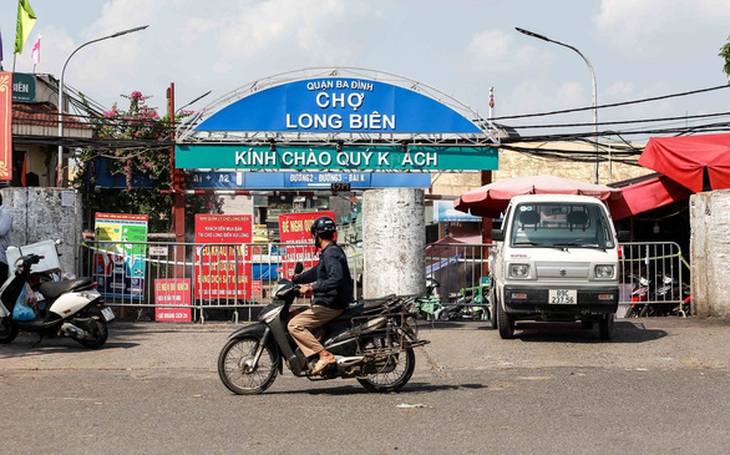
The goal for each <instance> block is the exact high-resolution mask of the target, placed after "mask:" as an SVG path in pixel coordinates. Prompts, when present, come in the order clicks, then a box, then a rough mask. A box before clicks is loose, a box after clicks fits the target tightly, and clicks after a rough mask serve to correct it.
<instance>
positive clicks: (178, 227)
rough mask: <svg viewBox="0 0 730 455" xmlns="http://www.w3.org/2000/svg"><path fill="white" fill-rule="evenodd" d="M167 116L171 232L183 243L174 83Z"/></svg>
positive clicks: (181, 189)
mask: <svg viewBox="0 0 730 455" xmlns="http://www.w3.org/2000/svg"><path fill="white" fill-rule="evenodd" d="M167 114H168V116H169V118H170V139H171V140H172V142H173V144H172V150H171V151H170V187H171V190H172V213H171V215H172V216H171V218H172V220H171V221H172V231H173V232H174V233H175V241H176V242H179V243H184V242H185V193H184V191H183V180H184V179H183V172H182V170H180V169H177V168H175V83H174V82H170V87H169V88H168V89H167Z"/></svg>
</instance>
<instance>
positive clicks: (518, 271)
mask: <svg viewBox="0 0 730 455" xmlns="http://www.w3.org/2000/svg"><path fill="white" fill-rule="evenodd" d="M509 276H510V278H529V276H530V264H510V266H509Z"/></svg>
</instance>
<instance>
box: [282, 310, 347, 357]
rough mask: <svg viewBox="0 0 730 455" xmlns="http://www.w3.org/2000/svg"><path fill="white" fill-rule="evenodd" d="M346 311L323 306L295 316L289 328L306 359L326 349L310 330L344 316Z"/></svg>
mask: <svg viewBox="0 0 730 455" xmlns="http://www.w3.org/2000/svg"><path fill="white" fill-rule="evenodd" d="M343 311H344V310H333V309H332V308H327V307H326V306H322V305H313V306H312V307H310V308H308V309H306V310H304V311H302V312H301V313H299V314H298V315H296V316H294V317H293V318H292V320H291V321H289V324H287V328H288V329H289V333H290V334H291V336H292V338H294V341H296V342H297V344H298V345H299V348H300V349H301V350H302V353H303V354H304V357H310V356H313V355H314V354H317V353H319V351H321V350H323V349H324V347H323V346H322V344H321V343H320V342H319V341H317V339H316V338H315V337H314V335H312V332H310V330H312V329H316V328H317V327H321V326H323V325H325V324H326V323H328V322H329V321H331V320H332V319H334V318H336V317H337V316H339V315H340V314H342V312H343Z"/></svg>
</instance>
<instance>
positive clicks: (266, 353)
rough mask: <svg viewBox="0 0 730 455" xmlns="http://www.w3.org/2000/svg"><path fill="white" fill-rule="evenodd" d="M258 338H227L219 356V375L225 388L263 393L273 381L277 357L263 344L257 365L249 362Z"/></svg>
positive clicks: (241, 393)
mask: <svg viewBox="0 0 730 455" xmlns="http://www.w3.org/2000/svg"><path fill="white" fill-rule="evenodd" d="M258 346H259V339H258V338H256V337H245V338H234V339H232V340H228V342H227V343H226V344H225V346H223V349H222V350H221V353H220V355H219V356H218V376H219V377H220V378H221V381H223V385H225V386H226V387H227V388H228V390H230V391H231V392H233V393H235V394H237V395H253V394H257V393H262V392H263V391H264V390H266V389H268V388H269V387H270V386H271V384H273V383H274V379H276V375H277V373H278V370H277V356H276V353H274V352H273V351H272V350H271V348H270V347H269V346H266V345H264V350H263V352H262V353H261V358H260V359H259V362H258V364H257V365H251V363H252V361H253V358H254V355H255V354H256V348H257V347H258Z"/></svg>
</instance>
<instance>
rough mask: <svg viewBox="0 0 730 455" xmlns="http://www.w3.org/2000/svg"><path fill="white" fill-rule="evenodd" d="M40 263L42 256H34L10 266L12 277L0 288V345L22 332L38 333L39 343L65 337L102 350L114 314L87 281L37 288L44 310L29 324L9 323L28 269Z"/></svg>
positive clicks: (67, 282)
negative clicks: (44, 338) (48, 338)
mask: <svg viewBox="0 0 730 455" xmlns="http://www.w3.org/2000/svg"><path fill="white" fill-rule="evenodd" d="M41 259H43V256H39V255H37V254H28V255H25V256H21V257H19V258H18V259H17V260H16V261H15V263H14V267H15V269H16V270H15V273H14V274H13V276H11V277H10V278H8V280H7V281H6V282H5V284H3V286H2V288H0V343H3V344H7V343H10V342H12V341H13V340H14V339H15V337H17V336H18V332H19V331H20V330H23V331H25V332H31V333H38V334H39V335H40V337H41V339H42V338H43V337H46V336H47V337H54V336H68V337H70V338H72V339H74V340H76V341H78V342H79V343H81V344H82V345H83V346H86V347H87V348H93V349H97V348H100V347H102V346H103V345H104V343H106V339H107V337H108V335H109V330H108V327H107V323H108V322H109V321H111V320H112V319H114V312H113V311H112V309H111V308H109V307H107V306H105V305H104V299H103V297H102V296H101V294H99V291H97V290H96V283H95V282H94V281H92V280H91V278H78V279H75V280H68V281H59V282H47V283H43V284H41V285H40V287H39V288H38V292H40V293H41V294H42V295H43V297H44V298H45V303H46V305H45V310H44V311H40V312H39V313H40V314H37V315H36V317H35V318H34V319H31V320H27V321H19V320H15V319H13V310H14V308H15V305H16V302H17V300H18V297H19V296H20V294H21V292H22V291H23V290H25V289H27V285H28V278H29V277H30V275H31V267H32V266H33V264H37V263H38V262H40V260H41Z"/></svg>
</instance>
